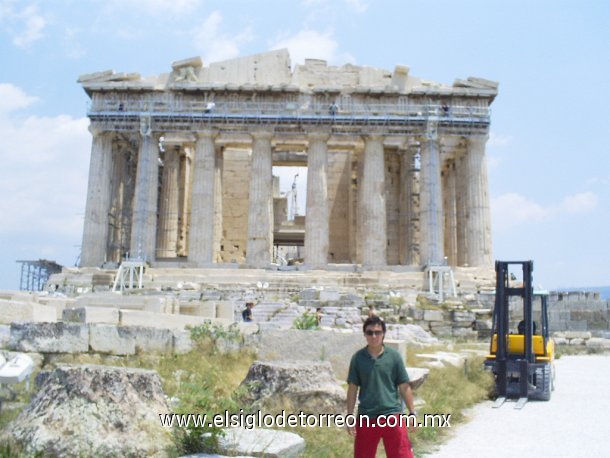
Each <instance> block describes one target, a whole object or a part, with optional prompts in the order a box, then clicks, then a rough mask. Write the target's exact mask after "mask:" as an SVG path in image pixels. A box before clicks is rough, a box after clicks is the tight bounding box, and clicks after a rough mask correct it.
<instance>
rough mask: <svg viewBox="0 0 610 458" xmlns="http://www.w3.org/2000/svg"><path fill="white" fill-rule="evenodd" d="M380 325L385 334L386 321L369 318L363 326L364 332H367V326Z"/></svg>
mask: <svg viewBox="0 0 610 458" xmlns="http://www.w3.org/2000/svg"><path fill="white" fill-rule="evenodd" d="M376 325H380V326H381V329H383V333H384V334H385V321H383V320H382V319H381V318H379V317H378V316H372V317H369V318H367V319H366V320H365V321H364V324H363V325H362V332H365V331H366V328H367V326H376Z"/></svg>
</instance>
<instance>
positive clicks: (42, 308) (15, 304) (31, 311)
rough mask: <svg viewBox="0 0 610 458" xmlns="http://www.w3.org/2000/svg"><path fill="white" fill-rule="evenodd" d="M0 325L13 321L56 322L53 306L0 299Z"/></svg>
mask: <svg viewBox="0 0 610 458" xmlns="http://www.w3.org/2000/svg"><path fill="white" fill-rule="evenodd" d="M0 310H2V313H1V314H0V323H2V324H11V323H12V322H13V321H34V322H39V323H54V322H56V321H57V310H56V308H55V306H52V305H43V304H39V303H37V302H22V301H16V300H13V299H10V300H7V299H0Z"/></svg>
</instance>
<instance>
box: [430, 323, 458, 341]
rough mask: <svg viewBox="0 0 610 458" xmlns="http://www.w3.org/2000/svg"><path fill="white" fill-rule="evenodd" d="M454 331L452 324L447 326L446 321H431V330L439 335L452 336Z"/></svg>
mask: <svg viewBox="0 0 610 458" xmlns="http://www.w3.org/2000/svg"><path fill="white" fill-rule="evenodd" d="M437 323H438V324H437ZM452 331H453V330H452V329H451V326H447V325H445V323H440V322H436V323H430V332H432V334H434V335H435V336H437V337H451V336H452V335H453V334H452Z"/></svg>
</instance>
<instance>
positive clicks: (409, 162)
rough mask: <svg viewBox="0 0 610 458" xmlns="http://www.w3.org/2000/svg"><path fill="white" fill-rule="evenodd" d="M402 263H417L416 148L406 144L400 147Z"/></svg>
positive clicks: (400, 246)
mask: <svg viewBox="0 0 610 458" xmlns="http://www.w3.org/2000/svg"><path fill="white" fill-rule="evenodd" d="M400 153H401V154H400V195H399V205H400V245H399V250H400V264H402V265H407V266H408V265H412V264H414V263H415V259H414V253H413V246H414V245H415V240H414V238H415V231H414V221H413V219H414V216H415V212H414V210H415V209H414V202H413V192H414V189H413V184H414V183H413V182H414V176H413V174H414V164H413V161H414V158H413V155H414V153H415V149H414V148H413V147H408V146H405V147H403V148H401V149H400Z"/></svg>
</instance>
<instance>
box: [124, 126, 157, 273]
mask: <svg viewBox="0 0 610 458" xmlns="http://www.w3.org/2000/svg"><path fill="white" fill-rule="evenodd" d="M140 135H141V140H140V148H139V151H138V164H137V172H136V188H135V196H134V207H133V226H132V230H131V244H130V257H132V258H137V259H141V260H143V261H149V262H150V261H154V260H155V251H156V250H155V244H156V243H155V242H156V239H157V197H158V193H159V145H158V142H157V139H156V138H155V137H154V136H153V135H152V133H151V131H150V120H146V119H143V120H142V123H141V127H140Z"/></svg>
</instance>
